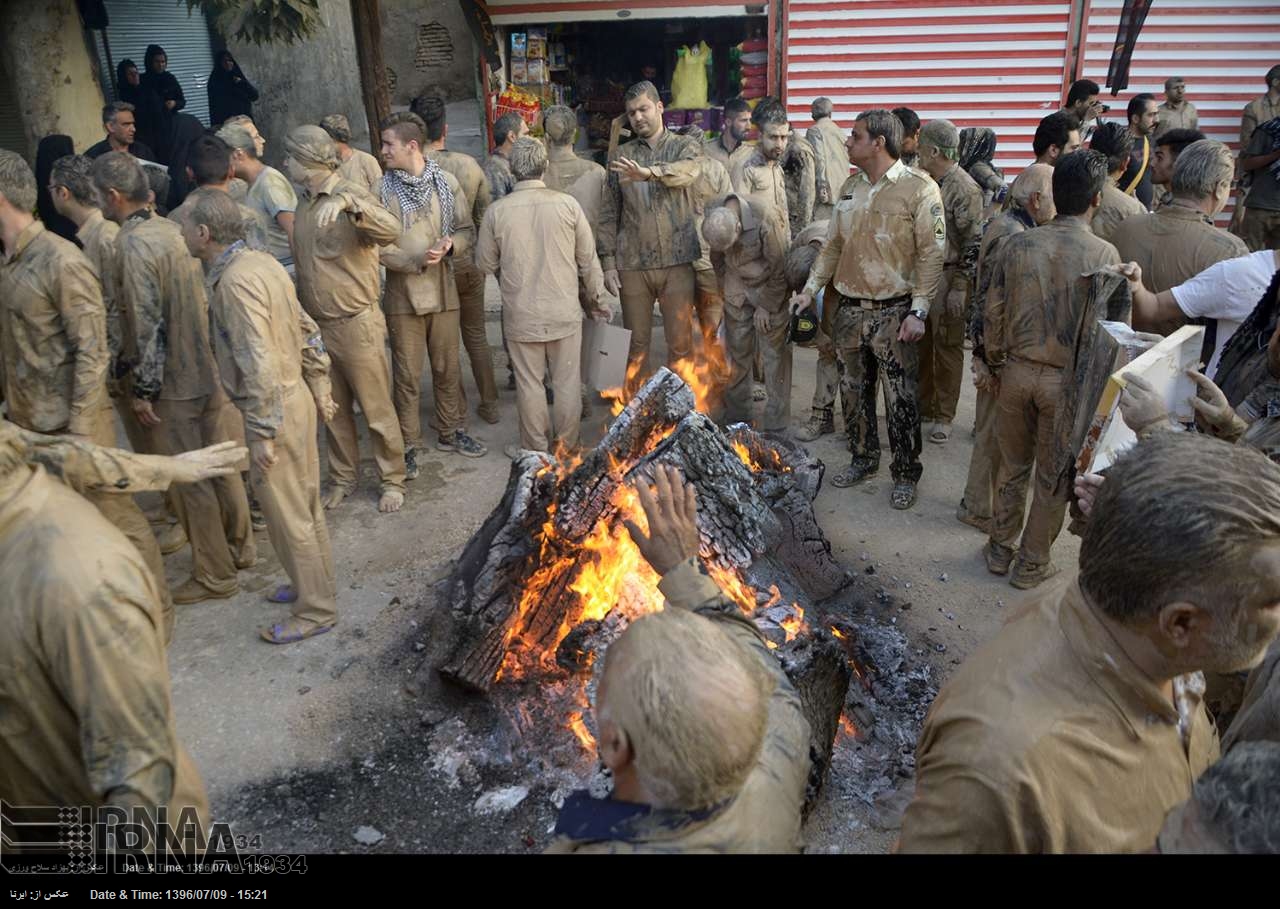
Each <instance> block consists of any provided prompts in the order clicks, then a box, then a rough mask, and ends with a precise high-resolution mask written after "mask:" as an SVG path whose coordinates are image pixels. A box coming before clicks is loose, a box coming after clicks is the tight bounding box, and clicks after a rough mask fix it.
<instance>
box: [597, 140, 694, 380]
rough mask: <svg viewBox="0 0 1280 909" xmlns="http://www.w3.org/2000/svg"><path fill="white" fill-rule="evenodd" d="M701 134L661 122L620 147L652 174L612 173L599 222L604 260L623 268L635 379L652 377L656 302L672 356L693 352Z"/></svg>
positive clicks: (621, 153)
mask: <svg viewBox="0 0 1280 909" xmlns="http://www.w3.org/2000/svg"><path fill="white" fill-rule="evenodd" d="M698 146H699V143H698V141H697V140H696V139H692V138H688V137H684V136H678V135H676V134H675V133H673V132H671V130H668V129H664V130H663V131H662V132H661V133H659V134H658V136H657V137H656V138H655V139H652V140H648V139H633V140H631V141H630V142H626V143H624V144H623V145H621V146H620V147H619V148H618V152H617V157H622V158H630V159H631V160H632V161H635V162H637V163H638V164H639V165H640V166H641V167H649V168H652V169H653V172H654V174H653V179H651V180H646V181H642V182H639V183H632V182H626V183H623V182H622V181H620V180H619V179H618V176H617V175H616V174H613V173H611V174H609V178H608V180H607V181H606V182H605V187H604V196H603V199H602V201H601V205H600V223H599V224H598V225H597V227H596V248H597V250H598V252H599V255H600V267H601V268H602V269H603V270H604V271H605V272H608V271H609V270H610V269H616V270H617V271H618V278H619V281H620V283H621V285H622V288H621V291H622V292H621V299H622V324H623V325H625V326H626V327H627V328H629V329H631V349H630V351H629V354H628V374H629V375H632V384H633V386H634V387H638V384H639V383H641V382H643V381H644V380H645V379H646V378H648V374H649V342H650V339H651V337H652V333H653V301H654V300H655V299H656V300H657V301H658V307H659V309H660V310H661V311H662V329H663V333H664V334H665V335H666V341H667V363H668V364H669V365H673V364H675V363H676V362H678V361H680V360H683V359H688V358H690V357H691V356H692V354H693V311H694V298H695V283H694V273H693V263H695V262H697V261H698V259H699V258H700V257H701V255H702V242H701V240H700V238H699V234H698V228H697V203H696V196H695V193H694V190H693V185H694V183H695V182H696V181H697V180H698V178H699V176H700V174H701V172H702V165H701V157H702V150H701V149H700V148H699V147H698Z"/></svg>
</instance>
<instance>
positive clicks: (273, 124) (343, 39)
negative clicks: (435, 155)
mask: <svg viewBox="0 0 1280 909" xmlns="http://www.w3.org/2000/svg"><path fill="white" fill-rule="evenodd" d="M320 11H321V15H322V16H323V17H324V26H323V27H322V28H321V29H320V30H319V31H318V32H317V33H316V35H315V36H314V37H313V38H311V39H310V40H308V41H303V42H301V43H298V44H293V45H267V46H264V47H257V46H255V45H252V44H239V43H236V42H227V49H228V50H230V51H231V53H232V55H233V56H234V57H235V58H236V60H237V61H238V62H239V63H240V67H241V69H243V70H244V73H245V75H246V76H248V77H249V81H251V82H252V83H253V84H254V86H255V87H256V88H257V89H258V91H259V92H260V93H261V96H260V97H259V98H258V101H257V103H256V104H254V106H253V113H254V122H255V123H256V124H257V126H258V129H259V131H260V132H261V133H262V135H264V136H265V137H266V139H267V152H266V156H265V159H266V161H267V163H268V164H271V165H273V166H275V167H279V166H280V162H281V161H283V160H284V137H285V135H287V134H288V132H289V130H290V129H292V128H293V127H295V126H300V125H302V124H305V123H313V124H316V123H319V122H320V120H321V118H322V117H325V116H327V115H328V114H345V115H346V116H347V119H348V120H350V121H351V132H352V134H353V135H352V144H353V145H356V146H358V147H360V148H364V149H368V148H369V121H368V118H367V117H366V116H365V112H364V101H363V100H362V96H361V93H360V71H359V67H358V66H357V65H356V45H355V37H354V35H353V33H352V27H351V5H350V3H349V2H348V0H320Z"/></svg>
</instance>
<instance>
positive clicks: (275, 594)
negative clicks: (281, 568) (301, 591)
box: [267, 584, 298, 603]
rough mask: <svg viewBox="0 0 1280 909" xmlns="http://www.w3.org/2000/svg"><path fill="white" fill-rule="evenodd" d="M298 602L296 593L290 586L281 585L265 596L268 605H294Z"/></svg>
mask: <svg viewBox="0 0 1280 909" xmlns="http://www.w3.org/2000/svg"><path fill="white" fill-rule="evenodd" d="M297 601H298V591H296V590H294V589H293V585H292V584H281V585H280V586H279V587H277V588H276V589H275V590H274V591H272V592H271V593H269V594H267V602H268V603H296V602H297Z"/></svg>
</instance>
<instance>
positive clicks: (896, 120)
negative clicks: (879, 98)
mask: <svg viewBox="0 0 1280 909" xmlns="http://www.w3.org/2000/svg"><path fill="white" fill-rule="evenodd" d="M900 110H906V108H905V107H904V108H900ZM912 116H915V115H914V114H912ZM854 119H855V120H856V121H857V122H859V123H861V124H863V125H864V126H865V127H866V128H867V135H868V136H870V137H871V138H872V139H884V150H885V151H886V152H888V153H889V157H891V158H898V157H901V155H902V136H903V133H904V129H903V125H902V118H901V117H899V116H898V115H897V114H896V113H894V112H891V111H887V110H885V109H884V108H883V107H879V108H876V109H874V110H864V111H863V112H862V113H860V114H858V116H857V117H855V118H854ZM919 122H920V118H919V117H916V123H917V124H919Z"/></svg>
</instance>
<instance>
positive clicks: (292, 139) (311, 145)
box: [284, 126, 342, 170]
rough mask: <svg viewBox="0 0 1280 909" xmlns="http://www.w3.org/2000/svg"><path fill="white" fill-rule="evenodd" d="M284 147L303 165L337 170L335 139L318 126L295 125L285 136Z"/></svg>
mask: <svg viewBox="0 0 1280 909" xmlns="http://www.w3.org/2000/svg"><path fill="white" fill-rule="evenodd" d="M284 149H285V151H286V152H288V153H289V157H291V158H293V160H295V161H297V162H298V163H299V164H301V165H302V166H303V167H308V168H312V169H316V168H323V169H325V170H337V169H338V165H339V164H340V163H342V162H341V161H339V160H338V149H337V148H336V147H334V144H333V139H331V138H330V137H329V134H328V133H327V132H325V131H324V130H323V129H321V128H320V127H318V126H295V127H294V128H293V129H291V130H289V135H287V136H285V137H284Z"/></svg>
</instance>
